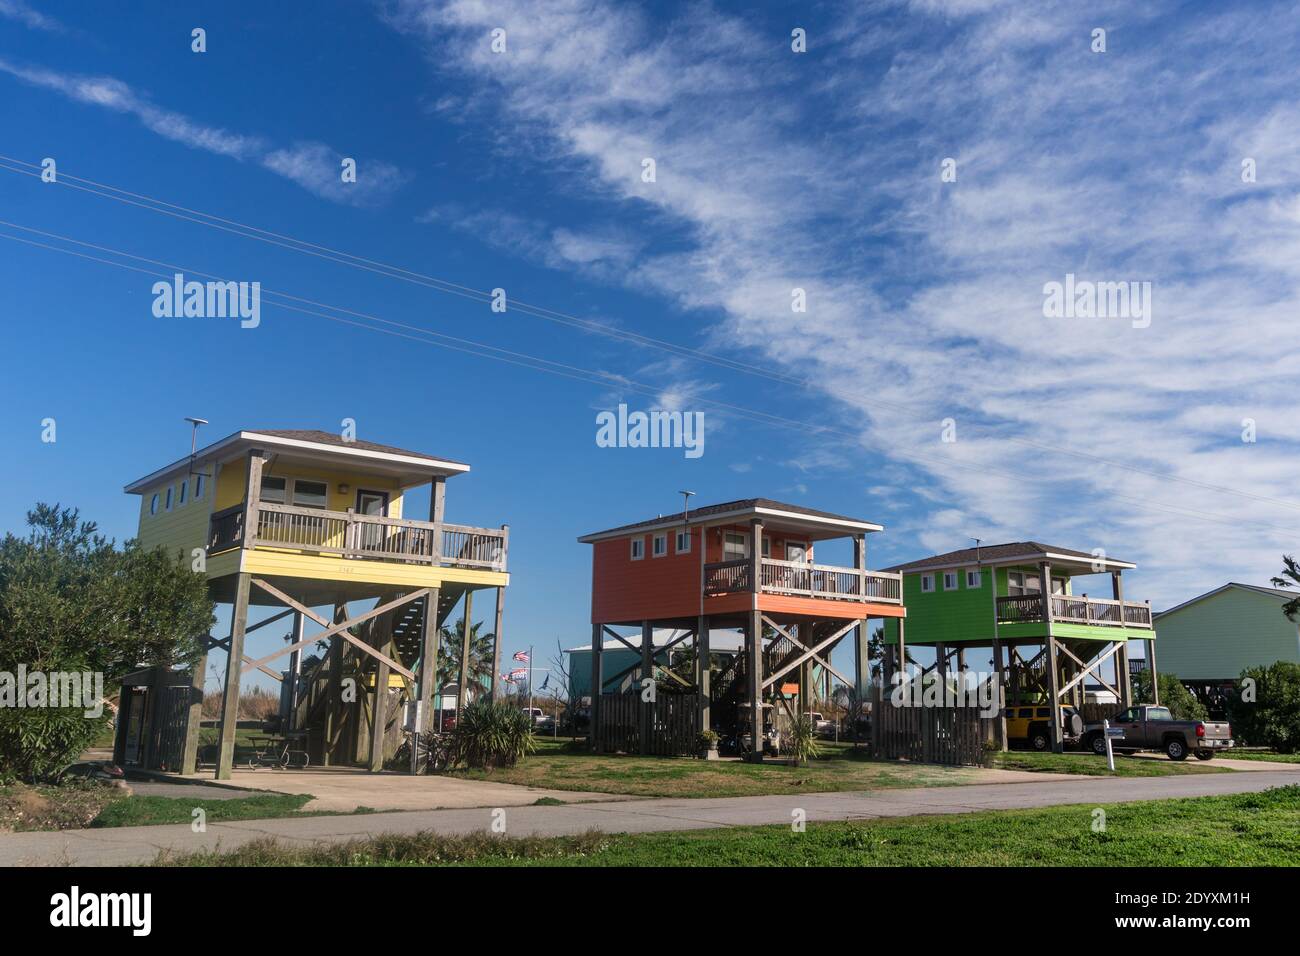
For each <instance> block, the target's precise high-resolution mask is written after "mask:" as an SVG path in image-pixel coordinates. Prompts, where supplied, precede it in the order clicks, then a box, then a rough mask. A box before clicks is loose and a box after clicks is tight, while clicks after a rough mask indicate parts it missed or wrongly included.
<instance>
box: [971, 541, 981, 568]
mask: <svg viewBox="0 0 1300 956" xmlns="http://www.w3.org/2000/svg"><path fill="white" fill-rule="evenodd" d="M971 540H972V541H974V542H975V563H976V564H979V563H980V539H979V538H971Z"/></svg>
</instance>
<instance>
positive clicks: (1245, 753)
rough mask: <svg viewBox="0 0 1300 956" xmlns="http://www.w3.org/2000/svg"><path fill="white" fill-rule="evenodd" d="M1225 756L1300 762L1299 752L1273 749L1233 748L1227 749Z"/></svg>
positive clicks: (1279, 761) (1230, 758) (1241, 758)
mask: <svg viewBox="0 0 1300 956" xmlns="http://www.w3.org/2000/svg"><path fill="white" fill-rule="evenodd" d="M1223 756H1225V757H1227V758H1228V759H1229V760H1267V761H1269V762H1271V763H1300V753H1298V754H1280V753H1274V752H1273V751H1271V750H1238V749H1237V748H1235V747H1234V748H1233V749H1232V750H1229V751H1226V752H1225V753H1224V754H1223Z"/></svg>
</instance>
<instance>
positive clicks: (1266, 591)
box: [1151, 581, 1300, 621]
mask: <svg viewBox="0 0 1300 956" xmlns="http://www.w3.org/2000/svg"><path fill="white" fill-rule="evenodd" d="M1228 588H1241V589H1242V590H1245V591H1254V592H1255V593H1256V594H1262V595H1264V596H1265V597H1271V598H1273V599H1274V600H1276V601H1282V602H1286V601H1289V600H1291V598H1292V597H1300V591H1297V592H1296V593H1295V594H1294V595H1291V596H1288V595H1286V594H1278V593H1277V591H1276V590H1275V589H1273V588H1266V587H1260V586H1258V585H1255V584H1242V583H1240V582H1239V581H1229V582H1228V583H1227V584H1224V585H1220V586H1219V587H1217V588H1215V589H1214V590H1212V591H1206V592H1205V593H1204V594H1198V595H1196V597H1194V598H1188V599H1187V600H1186V601H1184V602H1183V603H1182V604H1175V605H1174V606H1173V607H1171V608H1169V609H1168V610H1164V611H1156V612H1155V613H1154V614H1152V615H1151V620H1152V621H1155V619H1156V618H1159V617H1164V616H1165V615H1166V614H1173V613H1174V611H1181V610H1182V609H1183V608H1185V607H1187V606H1188V605H1190V604H1195V603H1197V602H1198V601H1204V600H1205V599H1206V598H1212V597H1214V595H1216V594H1222V593H1223V592H1224V591H1226V590H1228Z"/></svg>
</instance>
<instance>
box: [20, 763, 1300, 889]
mask: <svg viewBox="0 0 1300 956" xmlns="http://www.w3.org/2000/svg"><path fill="white" fill-rule="evenodd" d="M1292 783H1300V770H1296V771H1290V772H1264V773H1224V774H1218V773H1215V774H1196V775H1191V776H1185V777H1120V778H1106V777H1065V776H1053V777H1052V778H1051V779H1050V780H1043V781H1042V782H1033V783H1006V784H972V785H969V786H958V787H934V788H924V789H913V790H879V791H874V792H871V793H818V794H805V795H802V796H775V797H729V798H718V799H705V800H685V799H671V800H634V801H619V802H605V803H584V804H575V805H569V806H558V807H555V806H551V807H512V808H509V809H506V810H505V811H504V812H505V814H506V830H507V832H508V833H509V834H511V835H516V836H524V835H528V834H542V835H563V834H575V833H583V832H585V831H587V830H592V829H597V830H604V831H606V832H611V833H649V832H655V831H662V830H698V829H706V828H711V827H727V826H745V825H754V824H788V823H789V822H790V819H791V811H792V810H793V809H795V808H796V807H798V808H802V809H803V810H804V811H805V812H806V813H807V819H808V820H810V821H814V822H817V821H829V820H866V819H873V818H877V817H899V816H915V815H918V814H927V813H970V812H974V811H978V810H998V809H1018V808H1028V807H1044V806H1052V805H1058V804H1066V803H1082V804H1104V803H1118V802H1121V801H1125V800H1161V799H1167V798H1170V797H1197V796H1209V795H1215V794H1227V793H1248V792H1257V791H1260V790H1265V789H1267V788H1269V787H1277V786H1284V785H1286V784H1292ZM492 813H493V811H492V809H491V808H482V807H481V808H477V809H462V810H421V811H415V812H402V813H384V814H375V815H367V816H346V817H307V818H302V819H287V820H251V821H247V822H243V823H214V824H211V825H210V826H209V827H208V830H207V832H206V833H192V832H191V831H190V828H189V826H187V825H178V826H159V827H123V828H120V829H104V830H76V831H66V832H62V833H12V834H5V835H3V836H0V865H3V866H15V865H24V864H26V865H32V864H35V865H46V866H49V865H55V866H57V865H70V864H77V865H83V866H103V865H108V866H112V865H124V864H131V863H148V862H150V861H151V860H153V859H154V857H155V855H156V854H157V852H158V851H159V850H162V849H165V848H170V849H175V850H179V851H192V850H198V849H212V848H216V847H218V846H219V847H221V848H224V849H231V848H233V847H235V846H238V845H240V844H243V843H247V842H249V841H252V840H257V839H261V838H265V837H276V838H277V839H280V840H282V841H284V842H286V843H303V844H306V843H312V842H315V841H321V840H328V841H340V840H349V839H354V838H360V837H367V836H371V835H374V834H376V833H385V832H387V833H415V832H417V831H420V830H434V831H437V832H439V833H449V834H456V833H472V832H476V831H484V830H487V829H488V827H489V825H490V823H491V819H492Z"/></svg>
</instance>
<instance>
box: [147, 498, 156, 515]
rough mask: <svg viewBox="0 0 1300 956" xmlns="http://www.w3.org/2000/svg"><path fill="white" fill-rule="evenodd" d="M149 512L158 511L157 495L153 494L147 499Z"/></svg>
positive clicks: (154, 512) (152, 513)
mask: <svg viewBox="0 0 1300 956" xmlns="http://www.w3.org/2000/svg"><path fill="white" fill-rule="evenodd" d="M149 513H150V514H151V515H156V514H157V513H158V496H157V495H154V496H153V497H152V498H150V499H149Z"/></svg>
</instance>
